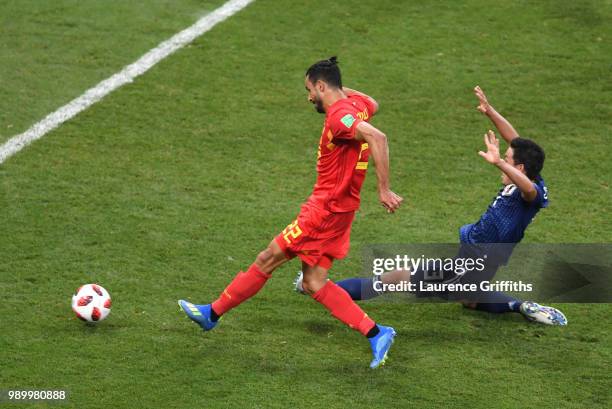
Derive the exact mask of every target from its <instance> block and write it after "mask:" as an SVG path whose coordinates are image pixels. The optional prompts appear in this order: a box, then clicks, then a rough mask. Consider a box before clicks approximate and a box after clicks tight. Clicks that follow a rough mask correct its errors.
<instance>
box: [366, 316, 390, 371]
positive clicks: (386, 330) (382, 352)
mask: <svg viewBox="0 0 612 409" xmlns="http://www.w3.org/2000/svg"><path fill="white" fill-rule="evenodd" d="M378 329H379V330H380V332H379V333H378V335H376V336H375V337H374V338H370V346H371V347H372V355H374V359H372V362H370V368H372V369H374V368H378V367H379V366H381V365H384V364H385V360H386V359H387V354H388V353H389V349H391V345H392V344H393V338H394V337H395V330H394V329H393V328H391V327H385V326H382V325H378Z"/></svg>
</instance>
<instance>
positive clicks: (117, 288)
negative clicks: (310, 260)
mask: <svg viewBox="0 0 612 409" xmlns="http://www.w3.org/2000/svg"><path fill="white" fill-rule="evenodd" d="M220 4H222V1H221V0H219V1H210V2H201V1H195V0H191V1H186V0H182V1H177V2H175V1H165V0H150V1H143V2H121V1H116V0H114V1H91V2H79V1H76V0H55V1H53V2H44V1H33V0H32V1H20V2H2V3H1V4H0V38H1V40H0V55H1V56H2V58H0V84H1V86H0V142H4V141H6V140H7V139H8V138H10V137H11V136H13V135H15V134H17V133H20V132H23V131H24V130H26V129H27V128H28V127H29V126H30V125H31V124H33V123H35V122H37V121H38V120H40V119H41V118H42V117H44V116H45V115H46V114H47V113H49V112H52V111H54V110H55V109H56V108H58V107H59V106H61V105H63V104H65V103H66V102H68V101H70V100H71V99H72V98H74V97H76V96H78V95H80V94H81V93H82V92H83V91H84V90H86V89H87V88H89V87H91V86H93V85H95V84H96V83H98V82H99V81H101V80H102V79H104V78H106V77H108V76H110V75H112V74H113V73H115V72H116V71H118V70H119V69H120V68H121V67H123V66H124V65H126V64H128V63H131V62H133V61H134V60H135V59H136V58H138V57H139V56H140V55H142V54H144V53H145V52H146V51H147V50H149V49H150V48H152V47H154V46H155V45H157V44H158V43H159V42H161V41H162V40H164V39H166V38H168V37H170V36H171V35H173V34H174V33H176V32H178V31H179V30H181V29H183V28H185V27H187V26H189V25H190V24H192V23H193V22H195V21H196V20H197V19H198V18H199V17H200V16H202V15H204V14H205V13H207V12H210V11H211V10H213V9H214V8H216V7H217V6H219V5H220ZM611 19H612V3H611V2H610V1H609V0H599V1H597V0H591V1H588V0H584V1H566V0H542V1H526V0H520V1H513V2H505V1H497V0H493V1H485V0H468V1H465V2H458V1H457V2H456V1H450V0H449V1H428V2H420V1H394V0H377V1H373V0H363V1H358V2H355V1H350V2H349V1H333V2H332V1H323V0H317V1H309V2H297V1H289V0H258V1H256V2H255V3H253V4H252V5H250V6H249V7H247V8H246V9H245V10H243V11H241V12H240V13H238V14H236V15H235V16H233V17H231V18H230V19H229V20H227V21H225V22H224V23H222V24H220V25H218V26H217V27H215V28H214V29H213V30H212V31H210V32H209V33H207V34H205V35H204V36H203V37H201V38H199V39H198V40H196V41H195V42H194V43H193V44H191V45H190V46H188V47H186V48H184V49H182V50H181V51H179V52H178V53H176V54H174V55H172V56H171V57H169V58H168V59H166V60H164V61H163V62H161V63H160V64H158V65H157V66H156V67H154V68H153V69H152V70H151V71H149V72H148V73H146V74H145V75H144V76H142V77H140V78H138V79H137V80H136V81H135V82H134V83H132V84H129V85H127V86H125V87H123V88H121V89H119V90H118V91H116V92H114V93H113V94H111V95H109V96H108V97H107V98H105V99H104V100H103V101H102V102H100V103H98V104H96V105H94V106H93V107H91V108H90V109H88V110H87V111H85V112H83V113H81V114H79V115H78V116H77V117H76V118H74V119H73V120H71V121H69V122H68V123H66V124H64V125H62V126H61V127H59V128H58V129H57V130H55V131H53V132H52V133H50V134H48V135H47V136H45V137H44V138H43V139H42V140H40V141H38V142H36V143H34V144H33V145H32V146H30V147H28V148H27V149H25V150H23V151H22V152H20V153H18V154H17V155H16V156H14V157H12V158H11V159H9V160H8V161H7V162H5V163H4V164H1V165H0V210H1V213H2V216H1V218H0V220H1V222H0V226H1V229H2V234H0V251H1V256H0V257H1V259H0V295H1V296H0V334H1V335H0V389H11V388H27V389H66V390H68V391H69V392H70V399H69V401H68V403H66V404H63V405H59V406H58V407H71V408H101V407H108V408H236V407H243V408H268V407H275V408H288V407H300V408H345V407H353V408H360V407H364V408H372V407H381V408H395V407H402V408H405V407H415V408H417V407H418V408H466V407H470V408H491V407H495V408H519V407H520V408H606V407H608V408H609V407H610V405H612V399H611V392H610V391H611V390H612V381H611V380H610V379H611V378H610V365H611V364H612V348H611V345H612V337H611V336H610V314H611V313H612V308H611V307H610V305H606V304H600V305H589V304H582V305H578V304H564V305H560V306H559V307H561V308H562V309H563V311H564V312H565V313H566V315H567V317H568V319H569V322H570V323H569V326H568V327H566V328H549V327H546V328H545V327H542V326H537V325H529V324H528V323H526V322H524V321H523V320H522V319H521V318H520V317H518V316H516V315H504V316H491V315H487V314H485V313H480V312H473V311H465V310H463V309H462V308H461V307H459V306H457V305H450V304H448V305H446V304H400V303H395V304H386V303H370V304H368V303H365V304H363V306H364V308H365V309H366V310H367V311H368V313H369V314H370V315H371V316H372V317H373V318H374V319H376V320H379V321H381V322H383V323H385V324H390V325H393V326H394V327H395V328H396V329H397V331H398V337H397V338H396V343H395V345H394V347H393V349H392V350H391V354H390V358H389V360H388V362H387V365H386V366H385V367H384V368H382V369H381V370H377V371H372V370H370V369H369V368H368V363H369V359H370V356H369V347H368V345H367V343H366V342H365V341H364V340H363V339H362V338H361V336H360V335H359V334H358V333H355V332H353V331H351V330H350V329H348V328H345V327H344V326H343V325H342V324H340V323H339V322H337V321H335V320H334V319H333V318H332V317H330V316H329V315H328V314H327V312H326V311H325V310H324V309H323V308H321V306H319V305H318V304H316V303H315V302H313V301H312V300H309V299H308V298H305V297H301V296H298V295H296V294H294V293H293V291H292V288H291V281H292V279H293V277H294V273H295V272H296V270H297V269H298V266H299V264H298V263H297V262H292V263H289V264H288V265H286V266H284V267H283V268H281V269H280V270H278V271H277V272H276V273H275V274H274V275H275V278H274V279H273V280H271V281H270V282H269V284H268V285H267V286H266V288H265V289H264V290H263V291H262V292H261V293H260V294H259V295H258V296H257V297H255V298H254V299H253V300H250V301H249V302H248V303H246V304H245V305H243V306H242V307H240V308H238V309H236V310H235V311H232V312H231V313H229V314H228V315H227V316H226V317H225V318H224V319H223V322H222V323H221V325H220V326H219V327H218V328H217V329H215V331H213V332H211V333H207V334H203V333H201V332H200V331H199V330H198V328H197V327H196V326H195V325H192V324H191V323H189V322H188V321H187V320H186V319H185V318H184V317H183V316H182V315H181V314H180V313H179V312H178V307H177V306H176V300H177V299H178V298H188V299H190V300H193V301H196V302H204V301H208V300H211V299H213V297H216V296H217V294H218V293H219V292H220V291H221V289H222V288H223V287H224V285H226V284H227V283H228V282H229V280H230V279H231V278H232V277H233V276H234V274H235V273H236V272H237V271H239V270H240V269H243V268H246V267H247V266H248V265H249V264H250V263H251V262H252V260H253V259H254V257H255V255H256V254H257V252H258V251H260V250H261V249H263V248H264V246H265V245H266V244H267V243H268V241H269V240H270V239H271V238H272V237H273V236H274V235H275V234H276V233H277V232H278V231H280V230H281V229H282V228H284V227H285V226H286V224H287V223H289V222H291V221H292V220H293V219H294V217H295V215H296V214H297V212H298V209H299V205H300V203H301V202H302V201H303V200H304V199H305V198H306V197H307V195H308V194H309V193H310V190H311V188H312V184H313V182H314V178H315V160H316V146H317V143H318V138H319V133H320V129H321V124H322V119H323V117H322V116H320V115H318V114H316V113H315V111H314V110H313V108H312V106H311V105H310V104H309V103H308V102H307V101H306V92H305V90H304V86H303V82H302V81H303V74H304V71H305V69H306V68H307V67H308V65H310V64H311V63H312V62H314V61H316V60H318V59H321V58H324V57H328V56H330V55H338V56H339V60H340V63H341V68H342V70H343V77H344V82H345V84H346V85H347V86H350V87H352V88H357V89H360V90H363V91H365V92H367V93H369V94H371V95H372V96H374V97H375V98H377V100H378V101H379V102H380V104H381V110H380V114H379V115H378V116H377V117H376V118H375V119H374V121H373V123H374V124H375V126H377V127H379V128H380V129H382V130H383V131H384V132H385V133H387V135H388V137H389V140H390V150H391V167H392V187H393V189H394V190H396V191H397V192H398V193H400V194H402V195H403V196H404V197H405V199H406V204H405V206H404V207H403V208H402V209H401V211H400V212H399V213H397V214H395V215H392V216H389V215H387V214H386V213H384V212H383V211H382V209H381V208H380V206H379V204H378V202H377V198H376V194H375V190H376V187H375V186H376V185H375V176H374V172H373V169H371V170H370V172H369V173H370V175H369V177H368V179H367V180H366V183H365V185H364V188H363V195H362V199H363V200H362V208H361V210H360V212H359V213H358V215H357V217H356V220H355V223H354V229H353V234H352V250H351V254H350V255H349V257H348V258H347V259H346V260H344V261H342V262H338V263H336V265H335V266H334V269H333V270H332V278H334V279H338V278H346V277H350V276H352V275H354V274H355V273H356V272H358V271H360V269H361V249H362V248H363V246H365V245H367V244H369V243H402V242H404V243H427V242H434V243H436V242H441V243H444V242H450V243H452V242H456V241H457V228H458V226H460V225H462V224H464V223H467V222H471V221H474V220H476V219H477V218H478V216H479V215H480V213H481V212H482V211H483V210H484V208H485V207H486V205H487V204H488V203H489V201H490V199H491V198H492V197H493V195H494V194H495V192H496V189H497V188H498V185H499V175H498V172H497V171H496V170H494V169H493V168H492V167H491V166H489V165H487V164H486V163H485V162H484V161H483V160H482V159H481V158H479V157H478V155H477V154H476V152H477V151H478V150H479V149H481V145H482V135H483V133H484V132H485V131H486V130H487V129H489V128H490V127H491V125H490V124H489V123H488V122H487V120H486V118H484V117H483V116H482V115H480V114H479V113H478V112H477V111H476V110H475V105H476V100H475V98H474V97H473V95H472V92H471V89H472V87H473V86H474V85H476V84H479V85H481V86H482V87H483V88H484V90H485V91H486V92H487V94H488V96H489V97H490V100H491V102H492V103H493V105H494V106H496V108H498V109H499V110H500V111H501V112H502V113H503V114H504V115H506V116H507V118H508V119H510V121H511V122H512V123H513V124H514V125H515V127H516V128H517V129H518V131H519V132H520V133H521V134H524V135H525V136H529V137H532V138H534V139H536V140H537V141H538V142H540V144H541V145H542V146H543V147H544V149H545V150H546V152H547V162H546V165H545V169H544V172H543V175H544V177H545V178H546V180H547V184H548V186H549V189H550V198H551V206H550V207H549V208H548V209H546V210H544V211H543V212H541V213H540V215H539V216H538V218H537V220H536V221H535V222H534V223H533V225H532V226H530V228H529V229H528V231H527V234H526V237H525V241H526V242H547V243H610V242H612V223H611V220H612V218H611V217H610V214H611V213H612V195H611V193H610V183H611V180H610V176H611V175H612V161H610V156H611V153H612V152H611V149H610V140H611V139H610V137H611V135H612V132H611V130H612V125H611V122H610V112H611V105H612V98H611V97H610V96H611V94H612V88H611V84H612V83H611V82H610V74H611V71H610V67H611V66H612V43H611V42H612V29H611V27H612V25H611V24H610V21H611ZM87 282H98V283H100V284H102V285H103V286H104V287H106V288H107V289H108V290H109V291H110V293H111V295H112V297H113V302H114V305H113V311H112V313H111V315H110V317H109V318H108V319H107V320H106V321H104V322H102V323H101V324H100V325H98V326H96V327H89V326H85V325H83V323H81V322H80V321H78V320H77V319H76V318H74V317H73V315H72V313H71V310H70V305H69V304H70V297H71V294H72V292H73V291H74V289H75V288H76V287H78V286H79V285H81V284H84V283H87ZM0 406H2V407H7V408H8V407H11V405H10V404H8V403H1V404H0ZM15 407H41V408H42V407H47V405H46V404H44V403H41V404H37V405H31V406H28V405H27V404H19V405H16V406H15Z"/></svg>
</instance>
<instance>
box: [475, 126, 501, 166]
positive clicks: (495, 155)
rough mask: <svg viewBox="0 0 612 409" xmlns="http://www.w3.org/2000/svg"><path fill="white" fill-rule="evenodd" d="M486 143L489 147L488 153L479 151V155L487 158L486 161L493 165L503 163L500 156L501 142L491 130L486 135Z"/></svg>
mask: <svg viewBox="0 0 612 409" xmlns="http://www.w3.org/2000/svg"><path fill="white" fill-rule="evenodd" d="M484 143H485V145H486V146H487V151H486V152H483V151H479V152H478V154H479V155H480V156H482V157H483V158H485V160H486V161H487V162H489V163H491V164H493V165H497V164H498V163H499V162H501V158H500V156H499V141H498V140H497V138H496V137H495V133H494V132H493V131H491V130H489V132H487V133H486V134H485V135H484Z"/></svg>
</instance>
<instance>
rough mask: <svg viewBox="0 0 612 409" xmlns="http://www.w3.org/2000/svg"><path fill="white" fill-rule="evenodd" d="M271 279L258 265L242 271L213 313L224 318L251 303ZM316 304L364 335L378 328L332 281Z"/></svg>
mask: <svg viewBox="0 0 612 409" xmlns="http://www.w3.org/2000/svg"><path fill="white" fill-rule="evenodd" d="M270 277H272V275H271V274H266V273H264V272H263V271H261V270H259V268H257V266H256V265H255V264H251V267H249V269H248V270H247V271H246V273H243V272H239V273H238V274H237V275H236V277H234V279H233V280H232V282H231V283H230V284H229V285H228V286H227V287H226V288H225V290H223V292H222V293H221V295H220V296H219V298H217V300H216V301H215V302H213V303H212V309H213V310H214V312H215V313H216V314H217V315H219V316H221V315H223V314H225V313H226V312H227V311H229V310H231V309H232V308H234V307H236V306H238V305H240V304H241V303H242V302H244V301H246V300H248V299H249V298H251V297H252V296H254V295H255V294H257V292H259V290H261V288H262V287H263V286H264V285H265V284H266V281H268V279H269V278H270ZM312 298H314V299H315V300H316V301H317V302H319V303H321V304H323V306H325V308H327V309H328V310H329V311H330V312H331V314H332V315H333V316H334V317H336V318H337V319H339V320H340V321H342V322H344V323H345V324H346V325H348V326H349V327H351V328H353V329H356V330H358V331H359V332H361V333H362V334H363V335H367V334H368V332H369V331H370V330H371V329H372V328H373V327H374V325H376V324H375V323H374V321H373V320H372V319H371V318H369V317H368V315H367V314H366V313H365V312H363V310H362V309H361V308H359V306H358V305H357V304H355V302H354V301H353V300H352V299H351V296H350V295H348V294H347V292H346V291H344V290H343V289H342V288H340V287H338V286H337V285H336V284H335V283H333V282H332V281H327V283H325V285H324V286H323V287H322V288H321V289H320V290H319V291H317V292H316V293H314V294H313V295H312Z"/></svg>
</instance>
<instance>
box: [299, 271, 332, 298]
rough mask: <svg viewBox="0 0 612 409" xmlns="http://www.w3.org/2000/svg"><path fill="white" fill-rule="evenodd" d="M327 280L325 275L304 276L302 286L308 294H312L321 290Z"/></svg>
mask: <svg viewBox="0 0 612 409" xmlns="http://www.w3.org/2000/svg"><path fill="white" fill-rule="evenodd" d="M326 282H327V279H326V278H323V277H319V276H315V275H311V276H304V278H303V280H302V288H304V291H305V292H306V293H307V294H310V295H312V294H314V293H316V292H317V291H319V290H320V289H321V288H323V286H324V285H325V283H326Z"/></svg>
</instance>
